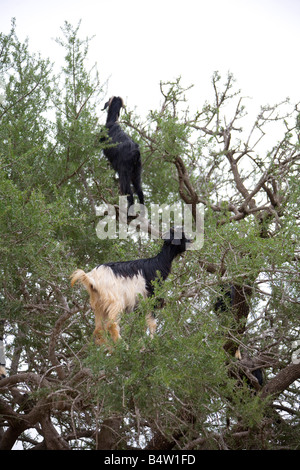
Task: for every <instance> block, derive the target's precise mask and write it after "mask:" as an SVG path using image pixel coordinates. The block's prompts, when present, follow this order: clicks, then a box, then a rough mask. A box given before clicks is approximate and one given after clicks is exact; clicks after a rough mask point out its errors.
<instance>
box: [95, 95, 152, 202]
mask: <svg viewBox="0 0 300 470" xmlns="http://www.w3.org/2000/svg"><path fill="white" fill-rule="evenodd" d="M123 106H124V105H123V100H122V98H120V97H117V96H113V97H112V98H110V100H109V101H108V102H107V103H105V106H104V108H103V109H106V108H108V111H107V119H106V128H107V130H108V137H109V143H110V144H114V145H111V146H109V147H107V148H104V150H103V153H104V155H105V156H106V158H107V159H108V160H109V161H110V163H111V165H112V167H113V169H114V170H115V171H116V172H117V173H118V175H119V180H120V193H121V194H122V195H124V196H126V195H127V200H128V207H130V206H131V205H132V204H133V202H134V200H133V191H132V189H131V184H132V185H133V188H134V191H135V192H136V194H137V196H138V198H139V202H140V204H144V193H143V191H142V184H141V174H142V162H141V155H140V150H139V146H138V144H137V143H136V142H133V140H132V139H131V138H130V137H129V136H128V135H127V134H126V133H125V132H124V131H123V130H122V129H121V127H120V125H119V124H118V122H117V121H118V119H119V116H120V110H121V108H122V107H123ZM101 140H102V139H101Z"/></svg>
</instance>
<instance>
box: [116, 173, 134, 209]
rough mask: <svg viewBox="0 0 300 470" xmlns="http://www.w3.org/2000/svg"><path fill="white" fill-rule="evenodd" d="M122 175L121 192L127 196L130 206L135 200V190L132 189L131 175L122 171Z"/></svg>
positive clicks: (120, 175)
mask: <svg viewBox="0 0 300 470" xmlns="http://www.w3.org/2000/svg"><path fill="white" fill-rule="evenodd" d="M119 177H120V193H121V194H122V195H123V196H127V201H128V208H129V207H130V206H132V204H133V202H134V200H133V192H132V189H131V184H130V175H129V173H128V172H125V171H122V172H120V174H119Z"/></svg>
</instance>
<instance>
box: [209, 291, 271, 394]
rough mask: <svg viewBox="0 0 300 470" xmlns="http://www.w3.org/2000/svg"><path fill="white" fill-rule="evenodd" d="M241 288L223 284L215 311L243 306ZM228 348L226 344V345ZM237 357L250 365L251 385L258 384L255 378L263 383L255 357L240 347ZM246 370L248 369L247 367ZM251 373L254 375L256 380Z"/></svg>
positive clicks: (249, 376) (260, 383) (247, 377)
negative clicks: (242, 351) (252, 357)
mask: <svg viewBox="0 0 300 470" xmlns="http://www.w3.org/2000/svg"><path fill="white" fill-rule="evenodd" d="M239 290H240V289H238V288H237V287H235V286H234V285H227V286H222V289H221V292H222V294H221V295H220V296H219V297H218V298H217V301H216V302H215V304H214V311H215V312H216V313H217V314H218V313H219V314H220V313H229V312H232V311H233V309H238V308H240V307H242V306H243V305H242V304H243V302H242V301H241V297H240V296H239ZM225 349H226V345H225ZM234 356H235V358H236V359H238V360H239V361H241V364H243V366H244V367H248V369H247V370H248V375H246V380H247V382H248V383H249V385H250V386H253V384H255V385H256V382H255V379H256V380H257V383H258V385H259V386H262V384H263V373H262V370H261V369H260V368H259V367H255V362H256V361H255V358H254V359H251V358H250V357H249V356H248V355H246V353H244V354H243V357H242V354H241V350H240V348H239V347H238V348H237V349H236V351H235V353H234ZM245 370H246V369H245ZM251 375H252V376H253V377H254V380H253V378H252V380H251Z"/></svg>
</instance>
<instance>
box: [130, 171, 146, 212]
mask: <svg viewBox="0 0 300 470" xmlns="http://www.w3.org/2000/svg"><path fill="white" fill-rule="evenodd" d="M131 181H132V184H133V187H134V190H135V192H136V194H137V196H138V198H139V201H140V204H143V205H144V193H143V190H142V183H141V167H140V168H138V169H136V170H135V172H134V174H133V175H132V178H131Z"/></svg>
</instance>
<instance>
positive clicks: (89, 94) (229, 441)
mask: <svg viewBox="0 0 300 470" xmlns="http://www.w3.org/2000/svg"><path fill="white" fill-rule="evenodd" d="M79 33H80V24H79V25H77V27H73V26H72V25H70V24H69V23H67V22H66V23H65V24H64V26H63V27H62V38H59V39H57V42H58V44H59V45H60V46H61V47H62V48H63V50H64V51H65V62H64V65H63V67H62V70H61V73H60V75H59V76H55V75H54V73H53V66H52V64H51V63H50V61H49V60H48V59H46V60H45V59H43V58H42V57H41V56H40V55H36V54H32V53H31V52H30V50H29V43H28V41H27V40H26V41H25V42H23V43H21V42H20V41H19V39H18V37H17V35H16V27H15V23H14V21H13V22H12V27H11V31H10V33H9V34H7V35H5V34H3V33H2V34H1V35H0V43H1V44H0V51H1V55H0V59H1V71H0V77H1V79H2V78H3V81H4V83H5V90H4V93H3V95H1V102H0V119H1V126H0V134H1V138H0V158H1V160H0V225H1V238H0V258H1V267H0V270H1V271H0V272H1V278H0V287H1V291H0V311H1V327H3V331H4V340H5V347H6V356H7V371H8V376H7V378H5V379H3V380H1V382H0V394H1V395H0V415H1V418H0V448H1V449H10V448H12V447H13V446H14V445H18V446H23V448H24V449H27V448H35V449H51V450H52V449H53V450H54V449H115V450H117V449H131V448H138V449H140V448H145V449H149V450H155V449H156V450H171V449H185V450H189V449H233V450H238V449H283V448H284V449H296V448H298V446H299V444H298V443H299V393H298V386H299V378H300V365H299V364H297V361H295V362H293V361H292V353H293V352H294V353H295V352H296V353H297V341H298V338H299V275H298V274H299V273H298V266H297V264H298V261H299V251H298V249H299V248H298V239H299V223H298V222H299V209H298V201H299V184H298V178H299V156H300V149H299V113H298V109H297V106H293V105H292V104H291V103H289V101H288V100H287V101H284V102H282V103H280V104H277V105H273V106H263V107H262V108H261V109H260V111H259V113H258V115H257V117H256V119H255V121H254V123H252V122H251V121H250V119H249V116H247V113H246V106H245V105H244V102H245V100H244V99H243V98H242V96H241V93H240V91H238V90H236V88H235V82H234V79H233V77H232V75H231V74H229V75H228V77H227V78H226V79H225V82H224V83H223V82H222V77H221V76H220V75H219V74H218V73H214V74H213V77H212V89H213V92H214V100H213V102H205V103H204V104H202V105H200V104H199V109H198V110H197V111H195V113H194V114H192V113H191V111H190V109H189V106H188V99H187V96H188V95H189V93H191V90H192V87H184V86H183V85H182V79H181V78H178V79H176V80H175V81H173V82H167V83H162V84H161V95H162V103H161V107H160V109H157V110H153V111H151V112H150V113H149V115H148V116H147V117H146V118H145V119H146V120H145V121H143V120H142V119H141V118H140V117H139V116H136V115H135V114H134V113H133V111H131V110H129V109H127V110H126V111H125V112H124V113H123V115H122V116H121V119H122V121H121V125H122V126H124V127H126V130H127V132H129V133H130V134H131V135H132V137H133V138H134V139H135V140H136V141H137V142H138V143H139V145H140V148H141V154H142V160H143V187H144V190H145V195H146V205H147V206H148V207H150V205H151V203H156V204H159V205H161V206H162V205H163V204H169V205H172V204H173V203H174V202H177V201H180V202H181V203H182V204H183V203H185V204H191V205H192V207H193V210H194V209H195V207H196V205H197V204H202V205H203V206H204V208H205V209H204V210H205V218H204V224H205V227H204V231H205V240H204V246H203V247H202V249H201V250H191V251H188V252H187V253H186V254H185V256H184V258H179V259H177V260H176V261H175V263H174V265H173V271H172V274H171V276H170V277H169V278H168V280H167V281H166V282H165V283H163V285H161V284H160V283H157V284H156V285H155V297H154V298H150V299H145V300H142V301H141V302H140V304H139V306H138V307H137V309H136V310H135V311H134V312H132V313H128V314H126V315H125V314H124V315H123V316H122V319H121V334H122V340H121V341H120V342H119V343H117V344H115V345H111V346H112V351H111V352H110V353H108V352H107V350H105V349H104V348H103V347H99V346H96V345H95V344H94V342H93V339H92V331H93V329H94V325H93V323H94V319H93V313H92V311H91V309H90V306H89V303H88V298H87V294H86V293H85V292H83V291H82V290H81V289H79V288H77V287H76V288H75V289H73V290H71V288H70V285H69V278H70V275H71V273H72V272H73V270H74V269H75V268H79V267H80V268H82V269H88V270H89V269H92V268H93V267H95V266H97V265H98V264H100V263H102V262H108V261H112V260H126V259H135V258H138V257H147V256H153V255H155V254H156V253H157V252H158V250H159V248H160V244H161V241H160V240H149V239H148V238H147V237H141V238H138V237H137V236H135V237H128V239H127V240H121V239H118V238H116V239H114V240H100V239H99V238H97V236H96V227H97V223H98V222H99V216H97V207H99V206H101V205H102V204H104V203H105V204H108V203H110V204H115V205H117V204H118V196H119V195H118V185H117V182H116V181H115V177H114V174H113V171H112V169H111V168H110V166H109V165H108V163H107V161H106V160H105V159H104V157H103V156H102V145H103V144H101V143H100V139H99V136H100V135H101V133H102V132H103V128H102V126H103V123H104V119H105V117H104V115H103V114H98V113H99V112H100V110H101V109H102V107H103V106H102V105H103V103H104V101H105V99H104V93H103V90H102V87H103V84H102V83H101V80H100V78H99V74H98V72H97V70H96V67H92V68H91V69H90V70H89V69H88V46H89V41H90V39H86V40H81V39H79ZM247 129H250V131H249V132H248V133H247ZM265 136H267V137H268V138H269V141H270V144H268V146H266V145H264V142H265ZM274 136H275V137H274ZM278 136H280V137H279V138H278ZM272 139H273V140H272ZM150 215H151V211H150ZM193 215H194V216H195V212H193ZM149 227H150V226H149ZM228 286H233V287H234V288H235V290H236V292H237V299H238V300H235V303H234V305H230V303H229V304H227V306H226V308H225V309H224V311H218V310H216V309H215V303H216V301H217V300H218V299H220V296H221V297H222V296H224V289H225V291H226V289H227V288H228ZM157 298H159V299H163V301H164V302H163V306H162V307H161V308H159V309H157V308H155V307H156V304H157V302H156V300H157ZM153 310H155V315H156V317H157V322H158V328H157V333H156V335H155V337H154V338H153V339H151V338H150V337H149V336H148V334H147V332H146V329H145V316H146V315H147V314H149V313H150V312H153ZM108 341H110V339H109V338H108ZM295 342H296V343H295ZM238 348H239V350H240V351H241V353H242V358H241V359H237V358H236V357H235V354H234V352H235V351H236V350H237V349H238ZM257 368H260V369H261V370H262V371H263V376H264V382H263V385H262V386H260V385H259V384H258V382H257V381H255V379H254V378H253V375H252V374H251V372H253V370H254V369H257Z"/></svg>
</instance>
